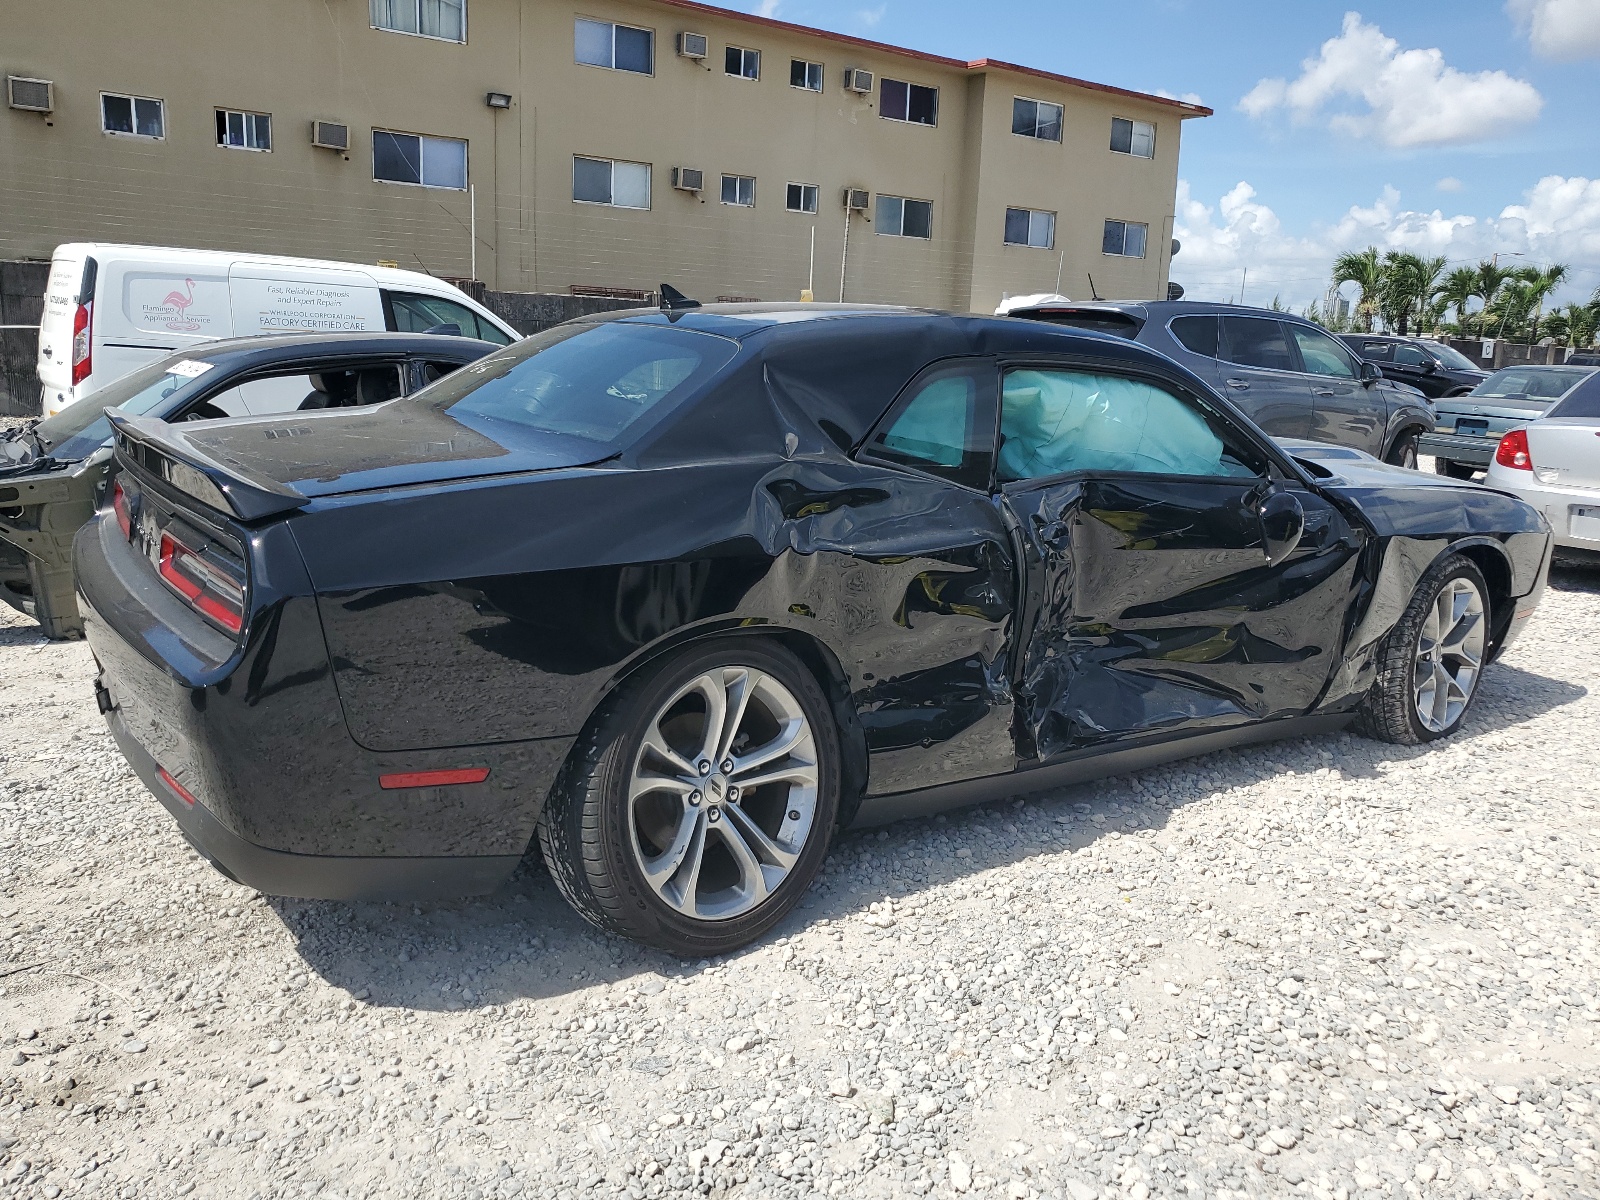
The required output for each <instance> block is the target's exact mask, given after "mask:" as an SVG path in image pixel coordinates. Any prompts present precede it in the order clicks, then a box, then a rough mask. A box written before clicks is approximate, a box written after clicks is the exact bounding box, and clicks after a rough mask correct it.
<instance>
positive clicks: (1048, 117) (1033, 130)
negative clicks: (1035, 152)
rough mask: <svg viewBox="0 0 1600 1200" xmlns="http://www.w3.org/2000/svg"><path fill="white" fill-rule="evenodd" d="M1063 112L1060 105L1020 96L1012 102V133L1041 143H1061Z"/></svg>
mask: <svg viewBox="0 0 1600 1200" xmlns="http://www.w3.org/2000/svg"><path fill="white" fill-rule="evenodd" d="M1063 111H1064V110H1063V109H1062V107H1061V105H1059V104H1050V103H1048V102H1046V101H1044V100H1024V99H1023V98H1022V97H1021V96H1018V97H1016V98H1015V99H1014V100H1012V101H1011V132H1012V133H1018V134H1021V135H1022V136H1023V137H1031V138H1038V139H1039V140H1040V141H1041V142H1059V141H1060V140H1061V116H1062V113H1063Z"/></svg>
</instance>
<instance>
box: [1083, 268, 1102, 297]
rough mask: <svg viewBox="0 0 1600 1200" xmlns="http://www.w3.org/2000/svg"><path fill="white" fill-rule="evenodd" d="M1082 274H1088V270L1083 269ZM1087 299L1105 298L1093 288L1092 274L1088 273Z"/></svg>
mask: <svg viewBox="0 0 1600 1200" xmlns="http://www.w3.org/2000/svg"><path fill="white" fill-rule="evenodd" d="M1084 274H1085V275H1089V272H1087V271H1085V272H1084ZM1089 299H1091V300H1104V299H1105V297H1104V296H1102V295H1101V294H1100V293H1099V292H1098V291H1096V290H1095V286H1094V276H1093V275H1089Z"/></svg>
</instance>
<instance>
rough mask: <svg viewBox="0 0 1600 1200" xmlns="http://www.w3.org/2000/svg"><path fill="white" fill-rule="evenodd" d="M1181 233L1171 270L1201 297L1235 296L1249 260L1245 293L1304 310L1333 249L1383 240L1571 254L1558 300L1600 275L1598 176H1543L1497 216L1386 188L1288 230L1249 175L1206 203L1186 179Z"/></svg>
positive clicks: (1460, 253)
mask: <svg viewBox="0 0 1600 1200" xmlns="http://www.w3.org/2000/svg"><path fill="white" fill-rule="evenodd" d="M1174 234H1175V236H1176V237H1177V238H1178V240H1179V241H1180V242H1182V244H1183V249H1182V251H1181V252H1180V253H1179V255H1178V257H1177V258H1175V259H1174V260H1173V263H1172V278H1173V279H1174V280H1175V281H1176V282H1178V283H1181V284H1183V286H1184V287H1185V289H1186V290H1187V293H1188V296H1189V298H1190V299H1195V300H1223V299H1228V298H1229V297H1232V296H1234V295H1236V294H1237V292H1238V290H1239V282H1240V276H1241V273H1242V272H1243V271H1244V269H1245V268H1248V269H1249V284H1248V291H1247V292H1246V294H1245V300H1246V301H1247V302H1251V303H1257V304H1265V303H1267V302H1268V301H1270V300H1271V299H1272V297H1273V296H1275V295H1276V296H1279V297H1281V298H1282V300H1283V302H1284V303H1285V304H1288V305H1290V306H1291V307H1293V308H1295V309H1300V308H1303V307H1304V306H1305V305H1307V304H1309V303H1311V301H1313V300H1315V299H1317V298H1318V297H1320V296H1321V295H1322V294H1323V292H1324V291H1325V290H1326V289H1327V286H1328V270H1329V267H1330V266H1331V265H1332V262H1333V257H1334V255H1335V254H1337V253H1339V252H1340V251H1341V250H1359V249H1361V248H1362V247H1364V246H1377V247H1378V248H1379V249H1380V250H1410V251H1412V252H1414V253H1417V254H1423V255H1434V254H1442V255H1445V256H1446V257H1447V258H1449V259H1451V260H1452V265H1454V264H1455V263H1457V262H1476V261H1477V260H1478V259H1480V258H1488V257H1489V256H1490V255H1491V254H1493V253H1495V252H1496V251H1498V252H1499V253H1500V254H1501V255H1503V256H1504V255H1508V254H1513V253H1515V254H1520V255H1522V256H1523V257H1522V258H1519V259H1517V261H1519V262H1564V263H1567V264H1568V265H1570V266H1571V267H1572V279H1571V282H1570V283H1569V285H1568V286H1567V287H1566V288H1565V289H1563V291H1562V293H1561V294H1560V295H1559V296H1558V297H1557V303H1566V302H1568V301H1571V300H1579V299H1586V298H1587V297H1588V296H1589V294H1590V293H1591V292H1592V291H1593V290H1594V288H1595V286H1596V284H1600V179H1585V178H1583V177H1581V176H1574V177H1571V178H1568V177H1564V176H1560V175H1549V176H1546V177H1545V178H1543V179H1541V180H1539V181H1538V182H1537V183H1536V184H1534V186H1533V187H1531V188H1529V189H1528V191H1526V192H1525V193H1524V194H1523V203H1521V204H1513V205H1508V206H1507V207H1505V208H1503V209H1501V211H1500V213H1499V214H1498V215H1496V216H1475V215H1472V214H1467V213H1460V214H1455V215H1447V214H1446V213H1445V212H1443V210H1441V209H1438V208H1435V209H1433V210H1432V211H1431V212H1425V211H1421V210H1417V209H1409V208H1406V207H1405V206H1404V205H1402V204H1401V199H1400V193H1399V192H1397V191H1396V190H1395V189H1394V188H1392V187H1388V188H1385V189H1384V190H1383V193H1382V195H1380V196H1378V197H1377V198H1376V199H1375V200H1374V201H1373V203H1372V204H1371V206H1369V207H1362V206H1360V205H1352V206H1351V207H1350V208H1349V209H1347V210H1345V212H1344V213H1342V214H1341V215H1340V216H1339V217H1338V218H1337V219H1335V220H1334V221H1333V222H1332V223H1330V224H1325V225H1314V226H1312V227H1311V228H1309V229H1307V230H1305V231H1303V232H1293V231H1290V230H1287V229H1285V228H1284V225H1283V222H1282V220H1281V219H1280V218H1279V216H1278V214H1277V213H1276V212H1274V211H1273V210H1272V208H1271V207H1270V206H1268V205H1267V204H1265V203H1263V202H1262V201H1261V200H1260V199H1259V198H1258V197H1257V194H1256V190H1255V189H1254V188H1253V187H1251V186H1250V184H1248V183H1244V182H1241V183H1238V184H1236V185H1235V186H1234V187H1233V188H1232V189H1230V190H1229V191H1228V192H1227V193H1226V194H1225V195H1223V196H1222V197H1220V198H1219V199H1218V200H1217V202H1216V203H1215V204H1207V203H1205V202H1203V201H1201V200H1199V199H1197V198H1196V197H1195V196H1194V195H1193V193H1192V192H1191V191H1190V189H1189V184H1188V181H1187V180H1179V182H1178V207H1177V221H1176V223H1175V228H1174Z"/></svg>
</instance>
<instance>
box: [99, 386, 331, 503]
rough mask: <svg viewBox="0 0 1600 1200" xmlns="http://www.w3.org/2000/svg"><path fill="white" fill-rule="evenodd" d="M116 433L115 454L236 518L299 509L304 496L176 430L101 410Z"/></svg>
mask: <svg viewBox="0 0 1600 1200" xmlns="http://www.w3.org/2000/svg"><path fill="white" fill-rule="evenodd" d="M106 417H107V419H108V420H110V422H111V428H112V429H113V430H115V431H116V447H117V457H118V458H119V459H121V460H122V461H123V462H124V464H126V465H129V466H135V467H138V468H139V469H140V470H142V471H144V472H146V473H147V474H150V475H153V476H155V477H156V478H157V479H159V480H161V481H162V482H163V483H166V484H168V485H170V486H171V487H173V488H176V489H177V490H178V491H180V492H182V493H184V494H185V495H186V496H190V497H192V498H193V499H195V500H198V501H199V502H200V503H201V504H204V505H206V506H207V507H208V508H213V509H216V510H217V511H218V512H222V513H227V514H231V515H233V516H235V517H238V518H239V519H240V520H241V521H262V520H265V519H266V518H268V517H276V516H279V515H281V514H283V513H286V512H293V511H294V510H295V509H297V508H303V507H304V506H305V505H307V504H309V503H310V502H311V500H310V497H308V496H302V495H301V494H300V493H299V492H297V491H295V490H294V489H293V488H291V487H289V486H288V485H287V484H284V483H280V482H278V481H277V480H276V479H266V478H263V477H262V476H260V475H257V474H255V473H254V472H251V471H246V470H243V469H242V468H239V467H230V466H225V465H223V464H222V463H220V462H218V461H217V460H216V459H214V458H211V457H210V456H209V455H207V454H206V453H205V452H204V451H202V450H200V449H199V448H197V447H196V446H195V445H194V444H193V443H192V442H190V441H189V439H188V438H186V437H184V436H183V434H182V432H181V431H179V430H177V429H175V428H173V427H172V426H171V425H168V424H167V423H166V422H165V421H158V420H156V419H155V418H153V417H130V416H127V415H126V414H124V413H119V412H117V411H115V410H114V409H107V410H106Z"/></svg>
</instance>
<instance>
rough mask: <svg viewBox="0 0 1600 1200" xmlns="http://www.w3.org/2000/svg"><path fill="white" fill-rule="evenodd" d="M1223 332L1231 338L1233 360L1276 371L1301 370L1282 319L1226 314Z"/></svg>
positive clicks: (1230, 347) (1230, 346)
mask: <svg viewBox="0 0 1600 1200" xmlns="http://www.w3.org/2000/svg"><path fill="white" fill-rule="evenodd" d="M1222 333H1223V336H1224V337H1225V338H1226V339H1227V347H1228V351H1227V358H1228V361H1229V362H1236V363H1239V364H1240V365H1242V366H1246V367H1267V368H1269V369H1270V370H1273V371H1298V370H1299V369H1300V363H1299V361H1298V360H1297V359H1296V358H1295V356H1294V351H1292V350H1291V349H1289V339H1288V338H1286V337H1284V335H1283V325H1282V323H1281V322H1278V321H1269V320H1267V319H1266V318H1264V317H1223V318H1222Z"/></svg>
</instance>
